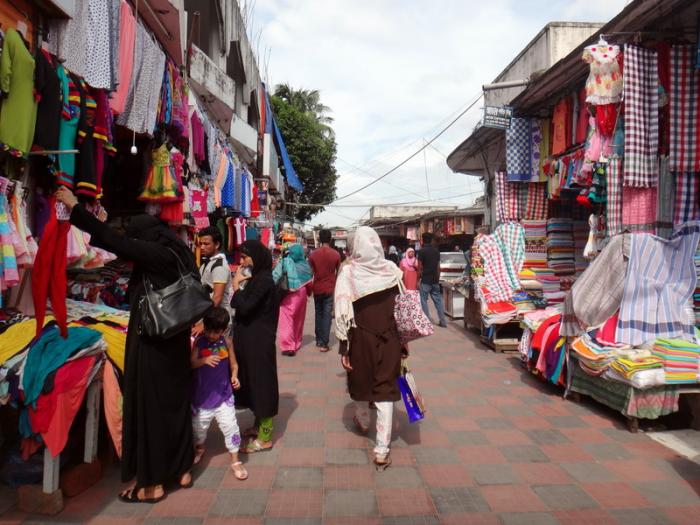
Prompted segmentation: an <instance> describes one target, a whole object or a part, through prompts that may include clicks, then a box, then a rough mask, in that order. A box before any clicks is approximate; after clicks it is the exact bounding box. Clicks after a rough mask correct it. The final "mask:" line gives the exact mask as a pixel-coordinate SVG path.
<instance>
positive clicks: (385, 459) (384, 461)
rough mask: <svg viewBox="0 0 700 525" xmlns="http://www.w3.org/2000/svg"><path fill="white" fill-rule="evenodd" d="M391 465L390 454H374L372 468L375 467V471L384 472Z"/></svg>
mask: <svg viewBox="0 0 700 525" xmlns="http://www.w3.org/2000/svg"><path fill="white" fill-rule="evenodd" d="M390 466H391V456H390V455H389V454H387V455H386V456H381V460H380V456H374V468H376V469H377V472H384V471H385V470H386V469H388V468H389V467H390Z"/></svg>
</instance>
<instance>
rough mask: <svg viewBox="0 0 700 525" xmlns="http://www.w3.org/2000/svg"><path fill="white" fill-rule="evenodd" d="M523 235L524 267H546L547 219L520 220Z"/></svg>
mask: <svg viewBox="0 0 700 525" xmlns="http://www.w3.org/2000/svg"><path fill="white" fill-rule="evenodd" d="M520 224H522V226H523V231H524V235H525V261H524V262H523V267H525V268H546V267H547V221H543V220H522V221H520Z"/></svg>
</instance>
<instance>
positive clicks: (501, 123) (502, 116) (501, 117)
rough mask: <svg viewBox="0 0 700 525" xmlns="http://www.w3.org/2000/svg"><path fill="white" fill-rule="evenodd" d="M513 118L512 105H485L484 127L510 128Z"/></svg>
mask: <svg viewBox="0 0 700 525" xmlns="http://www.w3.org/2000/svg"><path fill="white" fill-rule="evenodd" d="M512 118H513V108H512V107H510V106H484V122H483V126H484V127H487V128H496V129H508V128H509V127H510V119H512Z"/></svg>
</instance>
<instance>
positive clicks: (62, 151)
mask: <svg viewBox="0 0 700 525" xmlns="http://www.w3.org/2000/svg"><path fill="white" fill-rule="evenodd" d="M75 153H80V152H79V151H78V150H77V149H45V150H41V151H30V152H29V153H27V155H42V156H45V155H72V154H75Z"/></svg>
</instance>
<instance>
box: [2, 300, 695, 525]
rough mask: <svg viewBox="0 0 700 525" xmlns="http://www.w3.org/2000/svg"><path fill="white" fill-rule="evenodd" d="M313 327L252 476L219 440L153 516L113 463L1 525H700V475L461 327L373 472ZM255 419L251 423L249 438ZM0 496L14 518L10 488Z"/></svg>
mask: <svg viewBox="0 0 700 525" xmlns="http://www.w3.org/2000/svg"><path fill="white" fill-rule="evenodd" d="M306 317H307V318H306V326H305V336H304V347H303V348H302V350H301V351H300V352H299V354H298V355H297V356H296V357H294V358H288V357H282V356H280V357H279V358H278V364H279V378H280V395H281V413H280V415H279V416H278V417H277V418H276V422H275V447H274V449H273V450H272V451H270V452H264V453H258V454H254V455H252V456H250V458H249V459H248V460H247V468H248V471H249V473H250V478H249V479H248V480H247V481H243V482H242V481H238V480H236V479H235V478H234V477H233V475H232V473H231V471H230V469H229V467H228V461H229V459H228V455H227V454H226V452H225V449H224V448H223V443H222V442H221V439H222V438H221V435H220V433H218V432H210V434H209V449H208V453H207V455H206V456H205V458H204V460H203V463H202V464H201V465H200V466H199V467H197V468H196V470H195V471H194V473H195V484H194V488H192V489H189V490H178V491H175V492H171V493H169V494H168V497H167V499H166V500H165V501H163V502H161V503H159V504H157V505H145V504H127V503H121V502H119V501H118V500H117V498H116V495H117V491H118V489H119V487H120V486H121V485H120V484H119V482H118V473H117V470H116V468H115V467H109V470H108V472H107V474H106V475H105V477H104V478H103V479H102V481H100V483H99V484H98V485H96V486H95V487H93V488H91V489H89V490H88V491H87V492H85V493H84V494H82V495H80V496H78V497H75V498H72V499H66V506H65V510H64V511H63V512H62V513H61V514H60V515H59V516H58V517H56V518H54V520H52V519H51V518H49V517H45V516H34V517H32V516H26V515H20V514H18V513H17V512H16V511H14V510H11V509H10V510H8V511H7V512H5V513H4V514H2V515H0V522H1V523H3V524H5V523H51V522H54V521H55V522H61V523H74V522H75V523H91V524H98V523H99V524H110V525H112V524H127V523H128V524H131V523H149V524H156V523H164V524H165V523H168V524H177V525H185V524H199V523H207V524H209V523H212V524H213V523H222V524H223V523H226V524H246V525H248V524H299V525H303V524H315V523H324V524H350V523H362V524H374V523H377V524H378V523H382V524H395V525H398V524H412V525H418V524H420V525H423V524H426V525H427V524H433V523H436V524H437V523H445V524H447V523H453V524H462V523H469V524H484V525H485V524H494V525H496V524H499V523H500V524H503V525H514V524H536V525H549V524H556V523H561V524H570V525H573V524H580V525H583V524H590V523H596V524H597V525H603V524H607V523H611V524H612V523H621V524H634V525H645V524H665V523H669V524H671V523H673V524H688V525H690V524H697V523H698V521H697V520H698V516H700V496H699V494H700V466H699V465H697V464H695V463H692V462H690V461H689V460H686V459H684V458H682V457H680V456H678V455H676V454H675V453H674V452H673V451H671V450H669V449H667V448H665V447H663V446H662V445H660V444H658V443H656V442H655V441H652V440H651V439H650V438H649V437H648V436H646V435H645V434H644V433H642V432H640V433H638V434H631V433H629V432H628V431H627V429H626V427H625V426H624V420H623V419H622V417H621V416H620V415H619V414H618V413H615V412H612V411H610V410H607V409H604V408H602V407H601V406H600V405H597V404H594V403H593V402H590V401H583V402H582V403H581V404H576V403H573V402H568V401H563V400H562V399H561V395H560V391H559V390H558V389H557V388H555V387H551V386H549V385H545V384H543V383H541V382H540V381H538V380H536V379H534V378H532V377H530V376H528V374H527V373H526V372H524V370H523V369H522V368H521V367H520V364H519V363H518V360H517V357H516V356H515V355H512V354H511V355H503V354H495V353H494V352H493V351H491V350H489V349H487V348H486V347H484V346H483V345H482V344H481V343H479V342H478V337H477V336H476V335H475V334H474V333H467V332H465V331H464V330H463V328H462V326H461V321H460V322H452V323H450V325H449V327H448V328H447V329H439V328H436V333H435V335H434V336H432V337H430V338H427V339H423V340H420V341H418V342H417V343H415V344H414V345H412V347H411V352H412V355H411V358H410V361H411V363H412V368H413V371H414V373H415V376H416V380H417V382H418V384H419V386H420V388H421V390H422V391H423V393H424V396H425V398H426V403H427V406H428V410H429V412H428V415H427V417H426V419H425V420H424V421H422V422H421V423H419V424H411V425H409V424H408V422H407V420H406V414H405V411H404V409H403V406H402V403H397V407H399V406H400V408H399V410H398V413H399V416H398V417H397V418H396V420H398V430H396V429H395V433H394V440H393V444H392V457H393V465H392V466H391V467H390V468H389V469H388V470H386V471H385V472H376V471H375V469H374V467H373V466H372V465H371V445H372V443H371V442H370V440H368V439H366V438H364V437H361V436H359V435H358V434H356V433H355V432H354V430H353V424H352V413H351V405H350V400H349V398H348V397H347V395H346V394H345V379H344V374H343V373H342V372H341V369H340V365H339V359H338V356H337V354H336V353H335V352H331V353H328V354H321V353H319V352H317V351H316V349H315V348H314V345H313V342H314V341H313V336H312V334H313V303H312V302H309V308H308V310H307V316H306ZM465 334H466V335H465ZM250 422H251V420H250V416H249V414H247V413H245V412H240V413H239V423H240V424H241V427H242V428H246V427H247V426H248V424H249V423H250ZM395 425H396V422H395ZM371 436H372V432H370V437H371ZM3 490H4V492H3V493H2V501H3V502H5V505H4V506H3V507H2V508H7V505H8V504H9V503H8V502H7V500H8V499H9V500H10V501H11V500H12V498H13V497H14V492H13V491H10V490H8V489H6V488H5V489H3Z"/></svg>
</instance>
